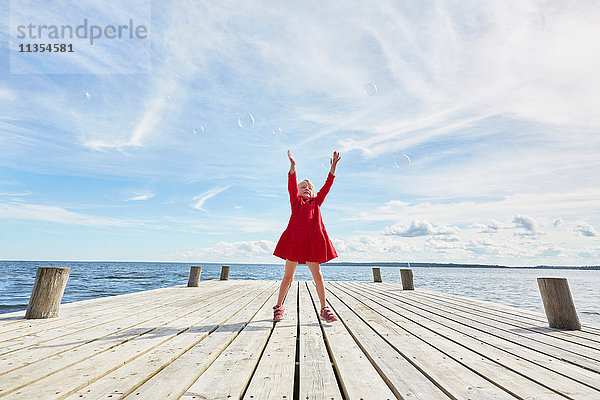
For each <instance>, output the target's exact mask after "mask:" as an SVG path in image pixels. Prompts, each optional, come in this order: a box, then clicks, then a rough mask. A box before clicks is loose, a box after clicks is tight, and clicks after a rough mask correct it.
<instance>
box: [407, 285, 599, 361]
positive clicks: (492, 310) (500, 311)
mask: <svg viewBox="0 0 600 400" xmlns="http://www.w3.org/2000/svg"><path fill="white" fill-rule="evenodd" d="M416 296H424V297H425V298H428V299H431V300H440V299H443V301H444V303H445V304H446V305H447V306H450V307H456V308H457V309H461V310H464V311H465V312H473V313H476V314H478V315H481V313H482V312H483V313H485V315H489V316H495V317H496V319H497V320H499V321H503V322H506V323H512V324H515V325H517V326H525V327H527V328H526V329H530V330H532V331H535V332H542V333H545V334H547V335H550V336H553V337H556V338H560V339H563V340H567V341H571V342H572V343H577V344H581V345H585V346H588V347H592V348H595V349H597V350H600V331H593V330H590V329H589V327H585V326H583V325H582V330H581V331H565V330H557V329H552V328H549V327H548V320H547V319H546V317H545V316H544V315H543V314H539V315H538V316H537V317H534V315H533V314H532V313H524V312H521V314H518V313H519V312H520V311H522V310H520V309H517V308H513V307H509V306H500V305H497V304H494V303H491V302H488V305H487V307H486V305H485V303H484V304H480V303H473V302H470V301H468V300H462V301H461V300H457V299H456V298H455V297H448V296H447V295H446V294H441V293H428V292H425V293H424V292H423V291H418V292H417V293H416Z"/></svg>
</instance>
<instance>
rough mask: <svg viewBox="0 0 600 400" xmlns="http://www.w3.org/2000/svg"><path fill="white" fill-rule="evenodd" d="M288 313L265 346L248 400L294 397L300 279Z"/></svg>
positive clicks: (289, 299) (293, 287)
mask: <svg viewBox="0 0 600 400" xmlns="http://www.w3.org/2000/svg"><path fill="white" fill-rule="evenodd" d="M284 306H285V308H286V310H287V315H286V317H285V319H284V320H283V321H280V322H277V323H275V327H274V328H273V333H272V334H271V337H270V339H269V342H268V343H267V345H266V347H265V351H264V352H263V354H262V357H261V358H260V360H259V362H258V366H257V367H256V371H255V372H254V375H253V376H252V379H251V380H250V383H249V385H248V388H247V390H246V393H245V394H244V397H243V398H244V399H253V400H254V399H283V398H286V399H288V400H289V399H292V398H293V394H294V372H295V361H296V359H295V356H296V334H297V330H298V325H297V321H298V311H297V307H298V282H297V281H295V282H293V283H292V285H291V287H290V288H289V290H288V293H287V297H286V299H285V304H284Z"/></svg>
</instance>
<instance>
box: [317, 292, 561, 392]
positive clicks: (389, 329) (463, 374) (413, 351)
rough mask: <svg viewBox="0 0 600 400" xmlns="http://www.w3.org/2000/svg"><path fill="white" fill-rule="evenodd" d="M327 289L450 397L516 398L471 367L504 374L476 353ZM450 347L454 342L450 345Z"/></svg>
mask: <svg viewBox="0 0 600 400" xmlns="http://www.w3.org/2000/svg"><path fill="white" fill-rule="evenodd" d="M328 290H330V292H332V293H333V294H335V295H337V296H340V298H342V299H343V301H344V302H346V305H347V306H348V307H349V308H350V309H352V310H354V311H355V312H356V313H358V314H359V315H361V316H363V318H364V319H366V320H368V324H369V325H370V326H372V327H373V329H374V330H375V331H377V332H380V333H381V335H382V336H383V335H387V336H385V338H386V341H387V342H388V343H389V344H390V345H391V346H392V347H393V348H394V350H395V351H396V352H398V353H399V354H401V355H402V357H404V358H405V359H407V360H411V364H413V365H415V366H416V367H417V368H418V369H419V371H421V372H422V373H423V374H425V375H426V376H427V377H428V378H429V379H430V380H431V381H433V382H435V384H436V386H438V387H439V388H441V389H442V390H443V391H444V393H446V394H447V395H448V397H451V398H457V399H462V398H464V399H467V398H472V399H514V397H515V396H513V395H512V394H511V393H510V391H509V390H507V389H506V388H504V387H502V386H501V385H499V384H498V383H497V382H495V381H494V380H490V379H489V378H487V377H486V375H485V374H482V373H481V372H479V371H478V370H475V369H473V368H471V365H477V367H478V369H483V370H484V372H487V373H489V372H490V371H493V373H494V374H496V375H498V376H500V377H503V375H501V374H503V373H505V371H503V369H502V368H498V367H497V366H494V365H493V363H486V360H481V358H480V357H478V356H477V355H476V354H473V353H472V352H469V351H463V350H464V349H462V348H461V349H459V348H458V346H456V347H455V350H457V351H447V350H448V349H447V348H446V347H445V346H444V345H445V344H446V343H445V342H446V341H445V340H444V339H443V338H441V337H439V336H438V335H437V334H436V333H435V332H432V331H429V330H427V329H423V328H422V327H420V326H417V325H416V324H413V323H412V321H410V319H407V318H405V317H403V316H400V317H399V319H398V320H397V321H391V320H390V319H389V318H388V316H387V315H382V314H381V313H380V310H377V312H375V311H374V310H373V309H372V308H370V307H369V306H370V305H371V304H370V303H367V304H364V303H363V302H362V300H361V301H359V300H357V299H355V298H354V297H352V296H349V295H345V294H343V292H342V291H341V290H340V289H339V287H336V286H334V285H328ZM365 290H366V289H365V286H363V295H361V297H363V296H365V294H364V291H365ZM450 345H453V343H451V342H450ZM457 353H458V354H457ZM461 357H462V359H461ZM507 372H509V371H507ZM515 375H516V374H515ZM548 398H552V397H548Z"/></svg>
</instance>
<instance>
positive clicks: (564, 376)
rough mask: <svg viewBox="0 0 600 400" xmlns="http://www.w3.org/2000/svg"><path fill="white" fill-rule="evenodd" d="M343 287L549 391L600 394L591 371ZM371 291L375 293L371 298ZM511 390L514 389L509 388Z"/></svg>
mask: <svg viewBox="0 0 600 400" xmlns="http://www.w3.org/2000/svg"><path fill="white" fill-rule="evenodd" d="M347 286H349V287H352V288H350V290H349V293H352V294H353V295H354V296H356V297H357V298H360V299H361V301H364V302H365V303H367V304H371V303H373V304H374V306H373V307H374V308H375V309H377V311H378V312H379V313H381V314H382V315H385V316H386V317H387V318H389V319H390V320H392V321H396V322H400V321H401V322H402V326H403V327H406V323H405V322H404V319H406V318H408V319H410V320H411V321H412V322H413V323H414V324H418V325H420V326H422V327H426V328H427V329H430V330H431V331H433V332H435V333H436V334H437V335H440V336H442V337H444V338H446V339H447V340H448V341H449V342H453V343H456V344H458V345H460V346H463V347H464V348H465V349H466V350H467V351H472V352H476V353H477V354H478V355H480V356H482V357H485V358H486V359H488V360H490V361H492V362H495V363H497V364H499V365H502V366H504V367H506V368H508V369H510V370H511V371H514V372H516V373H518V374H519V375H522V376H524V377H527V379H530V380H531V381H535V382H538V383H539V384H541V385H544V386H545V387H547V388H552V390H553V391H555V392H560V393H563V394H564V395H567V396H571V395H574V396H576V397H578V396H582V398H594V397H595V396H596V395H598V394H600V392H598V390H597V389H593V388H592V387H591V386H593V385H594V382H596V381H597V374H594V373H593V372H591V371H587V370H584V369H582V368H578V367H576V366H574V365H571V364H567V363H561V362H560V361H557V360H554V361H553V362H552V360H550V361H548V357H544V356H543V355H541V354H539V353H537V352H535V351H532V350H529V349H526V348H519V346H518V344H513V345H512V346H511V348H510V349H507V346H506V345H504V344H503V343H501V339H498V338H496V337H494V336H490V335H486V334H485V333H479V334H478V335H472V331H471V330H470V327H469V326H468V325H466V324H459V323H452V322H451V321H448V319H447V317H448V315H447V314H444V315H438V316H433V315H426V316H424V315H423V314H424V313H423V312H422V311H421V310H420V309H418V308H416V307H410V306H404V307H394V304H393V303H392V302H391V301H389V295H388V294H387V293H386V292H385V291H382V290H380V289H378V288H374V287H372V288H370V289H365V288H364V286H363V287H356V285H347ZM372 291H373V292H379V293H378V294H377V295H375V294H374V293H373V292H372ZM359 296H360V297H359ZM507 350H509V351H507ZM515 350H516V351H515ZM446 351H448V350H446ZM448 352H449V351H448ZM456 353H457V354H459V356H460V357H461V358H464V356H462V355H460V352H458V351H457V352H456ZM532 360H535V361H536V362H535V363H534V362H533V361H532ZM544 364H545V365H544ZM469 366H471V367H475V368H478V370H479V371H481V369H479V367H477V364H476V363H473V362H470V363H469ZM552 368H554V369H557V370H559V373H557V372H555V371H553V370H552ZM569 376H575V377H577V378H582V379H584V380H586V381H587V382H584V383H585V384H583V385H582V384H581V383H579V382H575V381H574V380H573V379H572V378H570V377H569ZM518 382H519V379H518V378H517V379H510V380H509V382H508V386H507V387H511V385H513V384H517V383H518ZM503 385H506V383H503ZM522 385H523V387H532V386H531V385H529V386H528V385H527V384H526V382H525V383H523V384H522ZM518 388H519V386H517V389H516V393H518V394H523V393H520V392H519V391H518ZM511 390H515V389H514V388H512V389H511ZM527 393H530V392H527ZM590 396H591V397H590ZM546 397H548V398H550V395H544V397H543V398H546Z"/></svg>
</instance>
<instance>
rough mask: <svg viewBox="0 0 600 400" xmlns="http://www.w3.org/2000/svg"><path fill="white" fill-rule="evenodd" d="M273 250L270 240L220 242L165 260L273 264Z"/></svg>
mask: <svg viewBox="0 0 600 400" xmlns="http://www.w3.org/2000/svg"><path fill="white" fill-rule="evenodd" d="M274 250H275V242H273V241H270V240H253V241H235V242H226V241H220V242H217V243H215V244H214V245H212V246H210V247H203V248H200V249H195V250H187V251H183V252H177V253H172V254H168V255H167V256H166V258H167V259H173V260H182V261H184V260H190V259H193V260H201V261H203V262H261V261H263V262H264V261H270V262H274V261H275V259H274V256H273V251H274ZM249 260H251V261H249Z"/></svg>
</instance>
